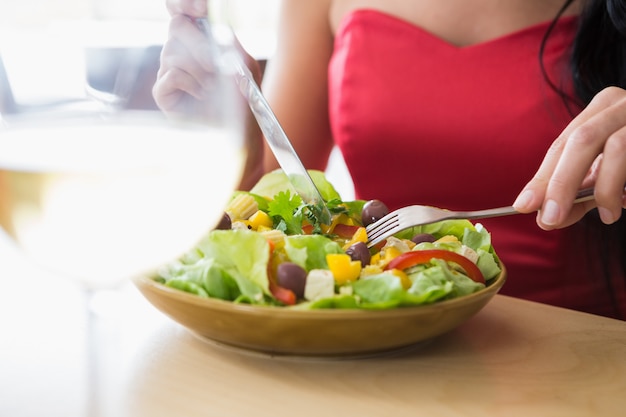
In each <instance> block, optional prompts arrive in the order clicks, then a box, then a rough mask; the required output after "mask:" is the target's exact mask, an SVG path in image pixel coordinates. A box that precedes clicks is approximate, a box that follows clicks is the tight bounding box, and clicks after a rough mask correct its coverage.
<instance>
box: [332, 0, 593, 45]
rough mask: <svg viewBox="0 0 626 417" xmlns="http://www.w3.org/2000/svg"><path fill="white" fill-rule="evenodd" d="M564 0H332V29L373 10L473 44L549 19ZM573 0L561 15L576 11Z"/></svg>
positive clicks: (455, 41) (577, 2) (458, 42)
mask: <svg viewBox="0 0 626 417" xmlns="http://www.w3.org/2000/svg"><path fill="white" fill-rule="evenodd" d="M564 4H565V1H564V0H506V1H502V0H445V1H441V0H333V1H332V5H331V9H330V15H329V19H330V24H331V27H332V28H333V30H334V31H336V29H337V28H338V27H339V26H340V24H341V21H342V20H343V19H344V18H345V16H347V15H348V14H350V13H351V12H352V11H354V10H357V9H374V10H378V11H381V12H384V13H387V14H390V15H392V16H396V17H398V18H400V19H403V20H405V21H407V22H409V23H411V24H413V25H415V26H419V27H421V28H423V29H424V30H425V31H427V32H429V33H431V34H432V35H433V36H436V37H438V38H440V39H441V40H443V41H445V42H448V43H450V44H452V45H456V46H460V47H463V46H468V45H475V44H479V43H483V42H486V41H489V40H491V39H495V38H499V37H501V36H504V35H506V34H508V33H512V32H516V31H518V30H521V29H523V28H526V27H529V26H532V25H535V24H538V23H542V22H546V21H549V20H551V19H553V18H554V17H555V16H556V15H557V13H558V11H559V9H561V7H562V6H563V5H564ZM581 7H582V0H574V1H573V2H572V4H571V5H570V6H569V7H568V8H567V9H566V10H565V12H564V13H563V15H564V16H568V15H577V14H579V13H580V8H581Z"/></svg>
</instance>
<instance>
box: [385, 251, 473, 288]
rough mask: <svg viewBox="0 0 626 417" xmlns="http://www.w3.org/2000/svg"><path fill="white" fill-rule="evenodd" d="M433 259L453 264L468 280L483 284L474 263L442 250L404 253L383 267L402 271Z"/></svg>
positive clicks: (461, 256)
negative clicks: (462, 270) (461, 270)
mask: <svg viewBox="0 0 626 417" xmlns="http://www.w3.org/2000/svg"><path fill="white" fill-rule="evenodd" d="M433 258H435V259H443V260H444V261H446V262H454V263H456V264H458V265H459V266H460V267H461V268H463V269H464V270H465V272H466V273H467V276H468V277H469V278H470V279H472V280H473V281H476V282H479V283H481V284H484V283H485V277H483V274H482V272H480V269H478V267H477V266H476V264H475V263H474V262H472V261H470V260H469V259H468V258H466V257H465V256H463V255H459V254H458V253H456V252H452V251H449V250H444V249H425V250H414V251H410V252H405V253H403V254H402V255H400V256H398V257H396V258H394V259H392V260H391V262H389V263H388V264H387V266H386V267H385V270H389V269H400V270H403V269H407V268H410V267H412V266H415V265H420V264H425V263H429V262H430V261H431V259H433Z"/></svg>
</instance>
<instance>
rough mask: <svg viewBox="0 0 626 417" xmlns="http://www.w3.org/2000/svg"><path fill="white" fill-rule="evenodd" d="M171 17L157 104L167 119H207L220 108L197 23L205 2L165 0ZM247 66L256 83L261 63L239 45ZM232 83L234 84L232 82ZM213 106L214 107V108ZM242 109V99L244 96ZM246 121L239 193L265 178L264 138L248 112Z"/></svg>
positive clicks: (155, 88)
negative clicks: (181, 116) (178, 115)
mask: <svg viewBox="0 0 626 417" xmlns="http://www.w3.org/2000/svg"><path fill="white" fill-rule="evenodd" d="M166 7H167V10H168V12H169V14H170V16H171V20H170V25H169V36H168V39H167V41H166V42H165V44H164V45H163V49H162V51H161V65H160V67H159V71H158V73H157V79H156V82H155V84H154V86H153V88H152V93H153V96H154V100H155V102H156V104H157V105H158V106H159V108H160V109H161V110H162V111H163V112H164V113H166V114H168V115H175V114H176V113H184V114H187V115H189V114H190V112H193V113H194V114H196V115H197V116H198V117H202V116H203V115H205V116H207V117H208V114H209V112H210V109H211V106H212V105H213V106H215V105H219V104H216V101H219V99H220V98H219V97H218V96H216V95H215V94H214V95H212V92H211V86H212V85H214V84H213V83H214V81H215V78H214V75H215V74H214V71H213V65H212V62H211V60H210V59H208V57H210V56H211V46H210V44H209V42H208V38H207V37H206V35H205V34H204V32H203V31H202V30H201V29H200V28H199V26H198V25H197V23H196V20H197V19H198V18H202V17H206V16H207V2H206V0H204V1H203V0H166ZM236 47H238V48H239V51H240V52H241V54H242V56H243V59H244V62H245V64H246V65H247V66H248V68H249V69H250V71H251V72H252V74H253V76H254V78H255V80H256V81H257V83H259V84H260V83H261V78H262V75H261V74H262V73H261V67H260V65H259V63H258V62H257V61H256V60H255V59H254V58H253V57H251V56H250V55H249V54H248V53H246V51H245V50H244V49H243V48H242V47H241V45H239V44H238V43H237V45H236ZM233 82H235V81H234V80H233ZM212 103H213V104H212ZM242 105H245V104H243V96H242ZM246 114H247V116H246V120H245V136H246V137H245V140H246V148H247V160H246V166H245V168H244V172H243V176H242V179H241V183H240V185H239V187H238V189H240V190H247V189H249V188H250V187H251V186H252V185H254V184H255V183H256V182H257V180H258V179H259V178H260V177H261V175H262V174H263V155H264V146H263V135H262V133H261V131H260V129H259V127H258V124H257V123H256V121H255V120H254V117H253V115H252V113H251V112H250V111H248V112H247V113H246Z"/></svg>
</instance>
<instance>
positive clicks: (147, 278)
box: [131, 263, 507, 320]
mask: <svg viewBox="0 0 626 417" xmlns="http://www.w3.org/2000/svg"><path fill="white" fill-rule="evenodd" d="M500 268H501V271H500V273H499V274H498V276H497V277H496V278H494V279H492V280H490V282H489V285H487V286H486V287H485V288H483V289H481V290H479V291H476V292H474V293H472V294H468V295H464V296H461V297H457V298H452V299H449V300H443V301H438V302H434V303H430V304H422V305H417V306H409V307H398V308H391V309H381V310H379V309H356V308H355V309H334V308H332V309H331V308H328V309H298V308H292V307H282V306H269V305H256V304H244V303H234V302H232V301H227V300H222V299H219V298H204V297H200V296H198V295H195V294H191V293H188V292H185V291H182V290H179V289H176V288H170V287H167V286H166V285H163V284H162V283H159V282H157V281H155V280H154V279H153V278H152V277H153V276H154V275H155V274H154V273H152V274H141V275H137V276H135V277H133V278H132V279H131V280H132V282H133V283H134V284H135V286H136V287H137V288H138V289H139V290H140V291H141V292H144V291H151V292H156V293H159V294H160V295H162V296H165V297H167V298H170V299H172V298H173V299H175V300H176V301H181V302H185V303H189V304H193V305H195V306H197V307H202V308H209V309H213V310H216V309H217V310H222V311H225V312H238V313H241V314H261V315H269V316H274V317H278V316H281V315H283V316H284V313H285V312H288V313H289V316H290V317H292V318H293V317H299V318H324V317H328V318H336V317H337V316H339V317H341V318H342V319H357V320H362V319H363V318H364V317H369V316H374V317H376V318H385V317H389V316H397V317H402V316H405V315H406V316H414V315H416V314H419V311H420V310H425V309H426V308H429V307H430V308H431V309H432V308H439V309H444V308H448V307H453V306H455V305H465V304H468V303H471V302H472V301H473V300H477V299H481V298H483V297H485V296H489V295H491V296H493V295H495V294H497V293H498V292H499V291H500V289H501V288H502V286H503V285H504V283H505V281H506V279H507V270H506V267H505V266H504V265H503V264H502V263H500ZM426 311H428V310H426Z"/></svg>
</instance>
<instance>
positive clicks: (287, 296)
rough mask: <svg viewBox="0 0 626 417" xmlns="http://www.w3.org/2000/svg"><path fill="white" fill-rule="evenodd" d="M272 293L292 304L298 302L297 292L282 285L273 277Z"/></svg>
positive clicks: (271, 281) (271, 283) (289, 304)
mask: <svg viewBox="0 0 626 417" xmlns="http://www.w3.org/2000/svg"><path fill="white" fill-rule="evenodd" d="M270 293H272V295H273V296H274V297H275V298H276V299H277V300H278V301H280V302H282V303H284V304H286V305H288V306H292V305H294V304H296V300H297V299H296V294H295V293H294V292H293V291H291V290H289V289H287V288H285V287H281V286H280V285H278V284H276V283H275V282H274V280H273V279H270Z"/></svg>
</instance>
